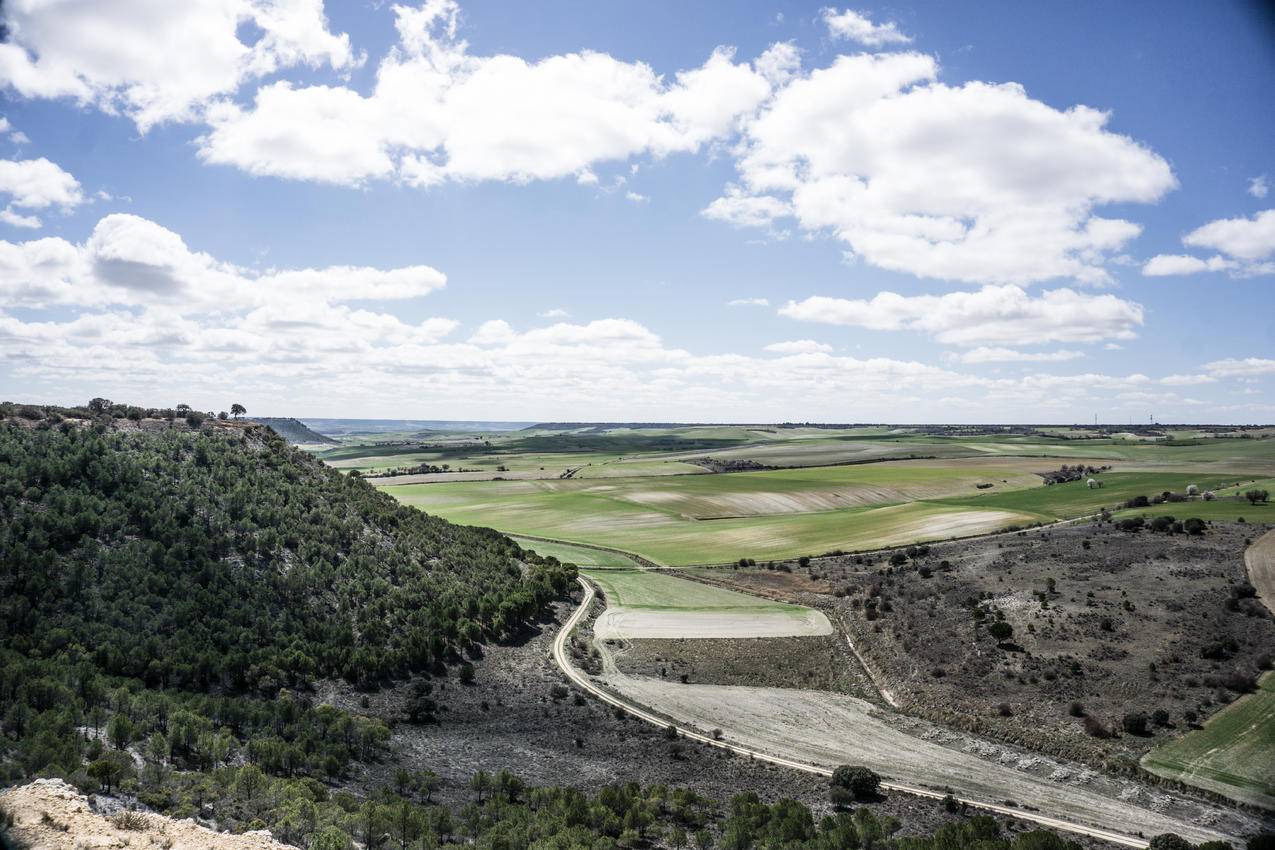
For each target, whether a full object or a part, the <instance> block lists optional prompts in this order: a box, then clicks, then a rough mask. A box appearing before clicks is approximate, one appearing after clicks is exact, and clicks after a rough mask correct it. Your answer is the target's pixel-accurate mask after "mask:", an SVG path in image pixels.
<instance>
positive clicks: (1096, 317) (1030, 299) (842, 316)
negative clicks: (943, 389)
mask: <svg viewBox="0 0 1275 850" xmlns="http://www.w3.org/2000/svg"><path fill="white" fill-rule="evenodd" d="M779 313H780V315H783V316H787V317H789V318H792V319H798V320H801V321H808V322H821V323H824V324H833V325H850V326H855V327H863V328H869V329H872V330H888V331H898V330H910V331H918V332H922V333H926V334H928V335H930V336H932V337H933V338H934V339H936V340H937V341H939V342H942V343H947V344H952V345H969V346H977V345H995V346H1018V345H1034V344H1041V343H1049V342H1101V341H1103V340H1107V339H1132V338H1133V337H1135V336H1136V335H1137V334H1136V329H1137V328H1138V327H1139V326H1141V324H1142V318H1143V311H1142V305H1140V304H1137V303H1135V302H1132V301H1126V300H1123V299H1120V298H1117V297H1115V296H1114V295H1090V294H1086V293H1081V292H1076V291H1074V290H1071V289H1054V290H1049V291H1046V292H1042V293H1041V294H1040V295H1039V296H1032V295H1028V294H1027V293H1026V292H1025V291H1023V290H1022V289H1021V288H1019V287H1017V286H985V287H983V288H982V289H981V290H978V291H977V292H951V293H948V294H946V295H916V296H907V295H899V294H897V293H894V292H881V293H878V294H877V295H876V296H875V297H874V298H872V299H871V300H850V299H846V298H828V297H824V296H814V297H811V298H807V299H806V300H804V301H800V302H795V301H790V302H788V303H787V304H785V305H784V306H783V307H781V308H780V309H779Z"/></svg>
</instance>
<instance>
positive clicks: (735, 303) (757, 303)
mask: <svg viewBox="0 0 1275 850" xmlns="http://www.w3.org/2000/svg"><path fill="white" fill-rule="evenodd" d="M726 306H727V307H769V306H770V299H768V298H735V299H733V300H731V301H727V302H726Z"/></svg>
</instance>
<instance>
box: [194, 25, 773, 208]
mask: <svg viewBox="0 0 1275 850" xmlns="http://www.w3.org/2000/svg"><path fill="white" fill-rule="evenodd" d="M393 10H394V14H395V16H396V26H397V29H398V36H399V38H398V43H397V45H396V46H395V47H394V48H393V49H392V50H391V51H390V52H389V54H388V55H386V56H385V57H384V59H383V60H382V61H381V63H380V65H379V67H378V69H377V75H376V84H375V87H374V88H373V90H372V92H371V93H370V94H369V95H367V96H364V95H362V94H360V93H358V92H356V91H354V90H353V89H350V88H345V87H340V86H337V87H332V86H304V87H303V86H296V85H293V84H291V83H290V82H288V81H280V82H276V83H273V84H271V85H269V86H265V87H263V88H262V89H261V90H260V91H258V92H257V94H256V97H255V100H254V103H253V104H252V106H251V107H249V108H244V107H241V106H239V105H237V104H234V103H230V102H223V103H221V104H219V105H218V106H217V107H215V108H214V109H212V110H210V111H209V115H208V119H209V122H210V125H211V129H210V131H209V132H208V133H207V134H205V135H204V136H203V137H202V138H201V140H200V155H201V156H202V157H203V158H204V159H205V160H206V161H208V162H211V163H221V164H227V165H234V166H236V167H238V168H241V169H243V170H245V171H248V172H250V173H253V174H269V175H274V176H278V177H288V178H294V179H304V180H319V181H325V182H331V183H339V184H358V183H361V182H363V181H366V180H369V179H374V178H383V177H389V176H393V177H396V178H397V179H400V180H402V181H404V182H406V183H409V184H411V185H415V186H419V187H430V186H434V185H436V184H439V183H442V182H445V181H468V180H511V181H515V182H527V181H530V180H549V179H555V178H560V177H566V176H575V178H576V180H577V181H578V182H581V183H584V184H593V183H596V182H597V176H596V174H594V172H593V171H592V167H593V166H594V165H597V164H600V163H605V162H617V161H623V160H626V159H628V158H630V157H632V156H635V155H639V154H649V155H654V156H665V155H668V154H671V153H675V152H688V151H694V150H697V149H699V148H700V147H701V146H703V145H704V144H706V143H708V142H710V141H713V140H715V139H718V138H722V137H724V136H726V135H728V134H730V133H731V132H732V131H733V130H734V128H735V127H736V126H737V124H738V122H739V120H740V119H741V117H742V116H744V115H746V114H749V113H751V112H753V111H755V110H756V108H757V106H758V105H759V104H760V103H761V102H762V101H763V100H764V99H765V98H766V97H768V96H769V95H770V93H771V85H772V83H771V80H776V79H781V78H782V74H783V69H784V68H785V67H787V66H786V65H785V62H786V61H787V60H785V59H784V57H783V56H782V55H777V54H775V53H773V52H768V53H767V54H765V57H764V58H765V67H764V72H763V71H759V70H757V69H754V68H753V67H752V66H750V65H748V64H746V63H740V62H736V61H735V59H734V54H733V52H732V51H731V50H730V49H727V48H719V49H718V50H716V51H714V52H713V53H712V54H711V55H710V56H709V57H708V59H707V61H705V63H704V64H703V65H701V66H700V67H698V68H692V69H688V70H684V71H679V72H677V73H676V74H674V75H673V76H672V78H671V79H668V80H666V79H664V78H662V77H660V76H659V75H657V74H656V73H655V71H654V70H653V69H652V68H651V67H650V66H649V65H647V64H645V63H642V62H624V61H621V60H618V59H615V58H613V57H611V56H609V55H607V54H604V53H597V52H593V51H584V52H580V53H569V54H561V55H553V56H548V57H545V58H543V59H540V60H538V61H535V62H529V61H527V60H525V59H522V58H520V57H517V56H511V55H504V54H501V55H493V56H481V55H476V54H473V53H471V52H470V50H469V45H468V44H467V43H466V42H465V41H464V40H461V39H459V38H458V37H457V32H458V13H459V7H458V6H457V4H456V3H455V2H452V0H431V2H429V3H426V4H425V5H423V6H421V7H420V8H416V9H413V8H409V7H406V6H395V7H393Z"/></svg>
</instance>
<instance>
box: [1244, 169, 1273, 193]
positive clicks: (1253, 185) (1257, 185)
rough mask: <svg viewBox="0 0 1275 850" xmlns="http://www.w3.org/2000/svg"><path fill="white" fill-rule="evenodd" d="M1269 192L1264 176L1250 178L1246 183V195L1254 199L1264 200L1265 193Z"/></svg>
mask: <svg viewBox="0 0 1275 850" xmlns="http://www.w3.org/2000/svg"><path fill="white" fill-rule="evenodd" d="M1269 191H1270V186H1269V185H1267V183H1266V175H1265V174H1259V175H1258V176H1256V177H1253V178H1250V179H1249V181H1248V193H1249V194H1250V195H1252V196H1253V197H1254V198H1265V197H1266V193H1267V192H1269Z"/></svg>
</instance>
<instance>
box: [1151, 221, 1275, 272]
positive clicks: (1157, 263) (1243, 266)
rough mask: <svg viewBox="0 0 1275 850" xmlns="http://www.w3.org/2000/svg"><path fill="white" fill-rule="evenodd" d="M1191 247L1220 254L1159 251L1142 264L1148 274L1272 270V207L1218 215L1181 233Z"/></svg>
mask: <svg viewBox="0 0 1275 850" xmlns="http://www.w3.org/2000/svg"><path fill="white" fill-rule="evenodd" d="M1182 244H1183V245H1186V246H1188V247H1191V248H1209V249H1212V250H1214V251H1220V252H1222V254H1225V255H1226V256H1222V255H1221V254H1217V255H1214V256H1212V257H1209V258H1208V259H1207V260H1205V259H1201V258H1199V257H1193V256H1191V255H1190V254H1158V255H1156V256H1154V257H1152V258H1151V259H1149V260H1147V262H1146V263H1145V264H1144V265H1143V266H1142V273H1143V274H1144V275H1147V276H1148V277H1163V276H1167V275H1183V274H1194V273H1196V272H1205V271H1226V272H1229V273H1230V274H1231V276H1232V277H1253V276H1256V275H1266V274H1275V210H1263V211H1262V212H1259V213H1256V214H1254V215H1253V217H1252V218H1221V219H1217V220H1216V221H1210V222H1209V223H1208V224H1206V225H1204V226H1202V227H1198V228H1196V229H1195V230H1192V231H1191V232H1190V233H1188V234H1187V235H1186V236H1183V237H1182Z"/></svg>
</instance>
